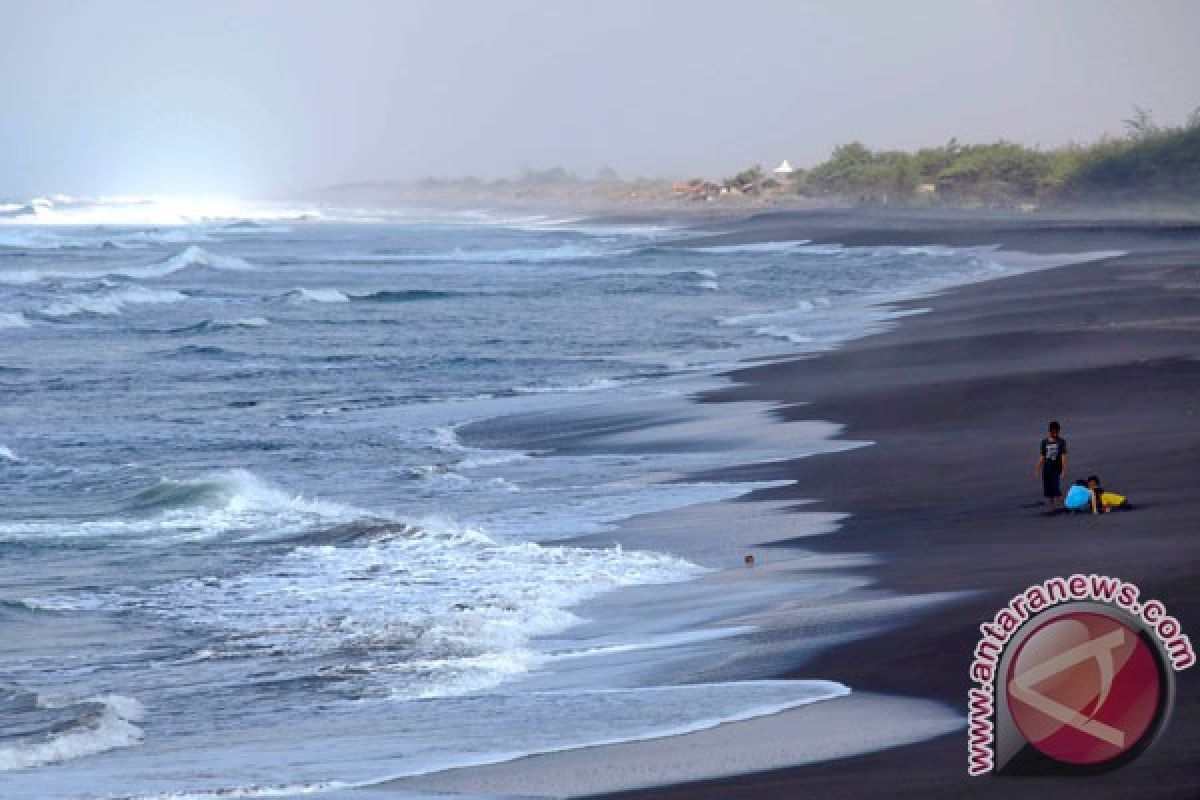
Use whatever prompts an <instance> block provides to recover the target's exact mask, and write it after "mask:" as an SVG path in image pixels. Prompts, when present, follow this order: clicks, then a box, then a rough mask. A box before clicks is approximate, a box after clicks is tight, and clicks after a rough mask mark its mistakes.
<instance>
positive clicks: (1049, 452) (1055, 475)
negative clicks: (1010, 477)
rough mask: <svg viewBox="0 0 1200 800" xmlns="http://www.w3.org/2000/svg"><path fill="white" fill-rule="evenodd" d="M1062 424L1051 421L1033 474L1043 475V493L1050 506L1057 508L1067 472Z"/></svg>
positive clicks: (1065, 445)
mask: <svg viewBox="0 0 1200 800" xmlns="http://www.w3.org/2000/svg"><path fill="white" fill-rule="evenodd" d="M1061 430H1062V426H1060V425H1059V424H1058V422H1051V423H1050V427H1049V428H1048V429H1047V431H1046V438H1045V439H1042V446H1041V456H1040V457H1039V458H1038V462H1037V466H1036V467H1034V468H1033V474H1034V475H1037V474H1039V473H1040V474H1041V476H1042V495H1043V496H1045V498H1046V499H1047V500H1048V501H1050V508H1052V509H1053V508H1057V506H1058V499H1059V498H1060V497H1062V496H1063V493H1062V480H1063V478H1064V477H1066V474H1067V440H1066V439H1064V438H1062V436H1060V435H1059V432H1060V431H1061Z"/></svg>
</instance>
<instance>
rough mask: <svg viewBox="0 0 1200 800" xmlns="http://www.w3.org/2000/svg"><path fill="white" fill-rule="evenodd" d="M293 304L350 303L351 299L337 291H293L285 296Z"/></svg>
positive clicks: (299, 289)
mask: <svg viewBox="0 0 1200 800" xmlns="http://www.w3.org/2000/svg"><path fill="white" fill-rule="evenodd" d="M284 296H285V297H286V298H287V299H288V300H291V301H293V302H312V303H348V302H350V298H349V297H347V296H346V295H345V294H343V293H342V292H340V291H339V290H337V289H305V288H303V287H301V288H298V289H293V290H292V291H290V292H288V293H287V294H286V295H284Z"/></svg>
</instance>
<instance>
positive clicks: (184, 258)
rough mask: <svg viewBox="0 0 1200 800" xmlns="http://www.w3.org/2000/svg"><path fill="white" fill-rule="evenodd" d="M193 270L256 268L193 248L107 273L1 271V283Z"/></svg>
mask: <svg viewBox="0 0 1200 800" xmlns="http://www.w3.org/2000/svg"><path fill="white" fill-rule="evenodd" d="M189 267H209V268H210V269H224V270H251V269H254V268H255V267H254V265H253V264H251V263H249V262H247V261H245V260H244V259H241V258H237V257H236V256H228V255H221V254H218V253H212V252H210V251H208V250H205V249H204V248H203V247H199V246H197V245H191V246H189V247H187V248H185V249H183V250H181V251H179V252H178V253H176V254H175V255H173V256H171V257H170V258H168V259H166V260H164V261H160V262H158V263H154V264H145V265H142V266H133V267H121V266H114V267H112V268H104V269H98V270H97V269H90V270H88V269H84V270H64V269H25V270H5V271H0V283H10V284H13V283H16V284H25V283H36V282H38V281H42V280H47V279H56V278H76V279H79V278H100V277H103V276H105V275H119V276H123V277H126V278H162V277H165V276H167V275H170V274H171V273H174V272H179V271H180V270H183V269H187V268H189Z"/></svg>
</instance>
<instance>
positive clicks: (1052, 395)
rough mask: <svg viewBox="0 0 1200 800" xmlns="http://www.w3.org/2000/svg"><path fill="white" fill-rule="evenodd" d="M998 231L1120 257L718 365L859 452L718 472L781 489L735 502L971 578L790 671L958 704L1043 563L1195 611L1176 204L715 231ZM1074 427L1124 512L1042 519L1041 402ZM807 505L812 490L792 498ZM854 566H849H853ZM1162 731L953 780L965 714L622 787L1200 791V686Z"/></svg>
mask: <svg viewBox="0 0 1200 800" xmlns="http://www.w3.org/2000/svg"><path fill="white" fill-rule="evenodd" d="M765 239H812V240H815V241H838V242H843V243H850V244H906V245H908V244H934V243H940V244H1002V245H1004V246H1005V247H1010V248H1013V249H1020V250H1026V251H1033V252H1085V251H1096V250H1101V249H1121V250H1126V251H1128V252H1129V255H1126V256H1123V257H1117V258H1109V259H1106V260H1103V261H1098V262H1091V263H1083V264H1075V265H1071V266H1066V267H1061V268H1057V269H1053V270H1050V271H1047V272H1040V273H1032V274H1027V275H1023V276H1018V277H1012V278H1006V279H1001V280H998V281H993V282H989V283H985V284H978V285H974V286H969V287H966V288H962V289H958V290H954V291H951V292H948V293H945V294H943V295H941V296H939V297H936V298H933V299H926V300H922V301H919V302H914V303H912V304H910V305H911V306H912V307H914V308H931V309H932V313H929V314H924V315H920V316H916V317H913V318H910V319H908V320H906V321H904V322H903V323H902V324H901V325H900V326H899V327H898V328H897V329H895V330H893V331H890V332H888V333H884V334H881V335H876V336H872V337H870V338H867V339H862V340H859V341H857V342H854V343H851V344H850V345H848V346H846V347H844V348H843V349H841V350H838V351H836V352H833V353H829V354H825V355H821V356H819V357H816V358H806V359H801V360H795V361H790V362H783V363H772V364H768V365H764V366H759V367H753V368H749V369H744V370H740V371H738V372H736V373H733V375H732V377H733V378H734V379H735V380H736V381H737V384H738V385H736V386H734V387H732V388H729V389H725V390H721V391H717V392H713V393H711V394H709V395H708V396H706V397H705V398H703V399H704V400H705V401H706V402H714V403H719V402H722V401H733V400H749V399H753V400H763V401H770V402H774V403H778V404H780V406H781V412H780V413H781V414H782V415H783V416H784V417H785V418H793V419H827V420H833V421H836V422H842V423H845V424H846V426H847V427H846V430H845V433H844V436H845V437H846V438H850V439H858V440H862V439H866V440H870V441H873V442H875V445H874V446H872V447H866V448H860V449H855V450H850V451H846V452H841V453H835V454H828V455H818V456H813V457H809V458H802V459H797V460H795V461H792V462H789V463H784V464H778V463H773V464H768V465H758V466H747V467H742V468H735V469H731V470H729V471H728V472H727V473H726V474H725V475H724V477H729V476H731V475H736V476H738V477H743V478H751V477H752V478H753V479H756V480H759V479H771V478H781V477H786V478H788V479H791V480H794V481H795V484H794V485H792V486H789V487H786V488H783V489H773V490H765V491H761V492H758V493H756V494H755V495H754V496H753V497H751V498H747V499H756V500H763V499H786V498H820V503H819V504H818V506H816V508H817V510H820V509H826V510H833V511H848V512H850V513H851V514H852V515H853V516H852V517H851V518H850V519H849V520H848V521H847V522H845V523H844V524H843V526H842V527H841V529H840V530H839V531H838V532H837V533H835V534H832V535H830V536H824V537H809V538H806V539H805V540H804V544H803V546H804V547H805V548H806V549H808V550H818V551H824V552H829V553H873V554H877V555H879V556H880V557H881V559H880V562H879V563H878V565H877V566H875V567H873V568H868V569H869V571H870V573H871V575H872V577H873V578H874V579H876V580H877V581H878V582H879V584H880V585H881V586H883V587H887V588H889V589H894V590H896V591H898V592H901V593H905V594H909V593H923V592H946V591H956V590H962V591H964V594H963V595H962V596H961V597H960V599H958V600H957V601H954V602H951V603H948V604H945V605H942V606H940V607H939V608H937V609H936V610H934V611H932V612H930V613H928V614H926V615H924V616H921V617H920V618H919V619H917V620H916V621H915V622H914V623H913V624H911V625H909V626H905V627H903V628H900V629H895V630H891V631H888V632H885V633H883V634H880V635H877V636H873V637H869V638H865V639H861V640H858V641H855V642H853V643H850V644H847V645H845V646H840V647H835V648H832V649H829V650H827V651H824V652H822V653H820V654H818V655H817V656H815V657H813V658H812V659H809V660H806V661H804V662H802V663H798V664H796V665H795V667H794V668H793V669H791V670H789V671H788V672H787V674H786V676H785V677H795V678H808V677H821V678H826V679H830V680H836V681H840V682H842V683H845V684H846V685H848V686H850V687H852V688H853V689H854V690H855V691H856V692H859V691H862V692H883V693H888V694H893V695H906V696H916V697H925V698H933V699H937V700H941V701H943V702H945V703H947V704H950V705H952V706H954V707H955V708H958V709H961V710H962V712H963V713H964V714H965V705H966V702H965V701H966V695H967V689H968V672H967V670H968V664H969V662H970V658H971V652H972V649H973V647H974V645H975V642H976V640H977V639H978V636H979V632H978V625H979V624H980V623H981V622H983V621H985V620H988V619H990V618H991V617H992V615H993V613H994V612H995V611H996V609H997V608H999V607H1000V606H1001V605H1003V604H1004V603H1005V602H1006V601H1007V599H1008V598H1009V597H1010V596H1011V595H1013V594H1014V593H1016V592H1018V591H1020V590H1021V589H1023V588H1024V587H1025V586H1027V585H1029V584H1031V583H1034V582H1037V581H1040V580H1043V579H1045V578H1047V577H1050V576H1054V575H1060V574H1061V575H1067V574H1071V573H1074V572H1085V573H1086V572H1097V573H1101V574H1106V575H1113V576H1119V577H1121V578H1124V579H1126V580H1129V581H1133V582H1135V583H1137V584H1139V585H1140V586H1141V587H1142V589H1143V593H1144V595H1145V596H1153V597H1157V598H1159V599H1160V600H1162V601H1163V602H1164V603H1165V604H1166V606H1167V607H1168V609H1170V611H1171V613H1172V614H1174V615H1176V616H1178V618H1179V619H1180V620H1181V622H1182V623H1183V625H1184V630H1185V632H1188V631H1189V630H1190V631H1191V632H1192V635H1193V637H1195V635H1196V634H1195V631H1198V630H1200V627H1197V626H1200V593H1197V587H1198V586H1200V582H1198V579H1197V577H1196V568H1197V564H1198V563H1200V538H1198V537H1197V533H1198V523H1200V505H1198V502H1197V481H1198V480H1200V228H1197V227H1196V226H1194V225H1187V224H1179V223H1153V222H1142V221H1136V220H1135V221H1128V222H1115V223H1114V222H1111V221H1110V222H1103V221H1100V222H1097V221H1079V220H1058V221H1049V222H1044V221H1036V220H1031V219H1024V220H1022V219H1006V220H994V221H985V222H981V221H979V220H978V219H975V220H974V221H972V220H970V219H953V220H936V219H929V218H925V219H922V218H893V219H888V218H880V219H874V220H870V221H868V222H866V223H864V222H863V221H862V220H861V219H860V220H859V221H858V222H857V224H856V223H854V221H853V220H852V219H851V218H849V217H847V216H845V215H830V214H811V215H805V214H783V215H773V216H767V217H763V218H760V219H757V220H751V221H749V222H748V223H747V224H745V225H743V226H739V230H738V231H737V232H734V233H730V234H725V235H723V236H722V237H720V239H719V240H720V241H722V242H727V243H728V242H732V241H755V240H765ZM1052 418H1054V419H1060V420H1061V421H1062V422H1063V425H1064V434H1065V437H1066V438H1067V440H1068V442H1069V443H1070V452H1071V455H1070V459H1071V460H1070V474H1069V476H1068V477H1069V478H1071V479H1074V478H1078V477H1085V476H1086V475H1087V474H1090V473H1098V474H1099V475H1100V476H1101V477H1102V478H1103V481H1104V483H1105V485H1107V486H1112V487H1115V488H1117V489H1118V490H1120V491H1123V492H1125V493H1127V494H1128V495H1129V496H1130V497H1131V499H1132V500H1133V501H1134V502H1135V503H1136V505H1137V509H1136V510H1135V511H1133V512H1129V513H1117V514H1109V515H1105V516H1100V517H1093V516H1090V515H1089V516H1047V515H1046V514H1045V513H1044V510H1043V509H1041V508H1040V507H1037V506H1034V505H1033V504H1034V503H1036V502H1037V501H1038V500H1039V495H1040V483H1039V481H1038V480H1037V479H1036V478H1035V477H1034V475H1033V465H1034V462H1035V460H1036V457H1037V443H1038V439H1039V437H1040V436H1041V435H1042V432H1043V430H1044V428H1045V425H1046V422H1047V420H1049V419H1052ZM805 508H806V510H813V508H814V507H813V506H805ZM856 571H861V569H860V568H857V567H856ZM1177 692H1178V696H1177V701H1176V706H1175V712H1174V716H1173V718H1172V721H1171V724H1170V727H1169V728H1168V730H1167V732H1166V735H1165V736H1164V738H1162V739H1161V740H1160V741H1159V742H1158V743H1157V744H1156V745H1155V746H1154V747H1153V748H1152V749H1151V750H1150V751H1149V752H1148V753H1146V754H1145V755H1144V756H1143V757H1141V758H1140V759H1138V760H1136V761H1135V762H1133V763H1132V764H1129V765H1128V766H1126V767H1124V768H1122V769H1119V770H1117V771H1114V772H1111V773H1108V774H1104V775H1101V776H1098V777H1091V778H1086V779H1081V778H1049V777H1020V778H1016V777H1014V778H1008V777H1005V778H995V777H988V778H978V779H969V778H968V777H967V775H966V743H965V738H966V737H965V733H964V732H962V731H960V732H956V733H953V734H950V735H945V736H941V737H939V738H936V739H933V740H930V741H926V742H923V743H919V744H915V745H909V746H904V747H898V748H894V749H891V750H886V751H883V752H878V753H874V754H870V755H864V756H858V757H854V758H849V759H843V760H836V761H829V762H825V763H822V764H817V765H811V766H805V767H797V768H793V769H784V770H775V771H770V772H762V773H756V774H750V775H742V776H738V777H730V778H726V779H721V780H715V781H708V782H701V783H694V784H685V785H678V786H673V787H656V788H649V789H645V790H640V791H634V792H625V793H621V794H619V795H611V796H612V797H622V798H635V797H645V798H681V799H683V798H688V799H691V798H733V797H746V798H794V797H821V798H859V797H864V798H865V797H896V796H912V797H917V796H921V797H1004V798H1010V797H1045V796H1051V795H1053V796H1065V797H1084V796H1087V797H1113V798H1117V797H1120V798H1124V797H1139V798H1194V797H1197V796H1200V768H1198V766H1197V765H1198V764H1200V683H1198V682H1197V679H1196V675H1195V674H1193V673H1192V672H1191V671H1188V672H1183V673H1181V674H1179V675H1178V684H1177Z"/></svg>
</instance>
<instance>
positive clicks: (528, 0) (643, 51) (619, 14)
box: [0, 0, 1200, 197]
mask: <svg viewBox="0 0 1200 800" xmlns="http://www.w3.org/2000/svg"><path fill="white" fill-rule="evenodd" d="M1196 30H1200V5H1198V4H1196V3H1193V2H1187V0H1162V2H1156V3H1154V4H1150V5H1146V4H1135V3H1106V4H1102V5H1101V4H1095V3H1091V2H1087V0H1058V1H1057V2H1033V1H1032V0H1013V2H1007V3H1003V4H995V3H986V2H947V1H946V0H927V1H926V2H920V3H910V4H904V5H902V6H899V5H891V4H873V3H861V2H849V3H839V4H828V3H820V2H780V0H747V2H743V3H740V4H738V5H737V7H736V8H731V7H730V6H729V5H727V4H725V3H721V2H715V0H697V1H696V2H681V0H663V1H662V2H656V3H653V4H643V3H634V2H622V1H621V0H617V1H616V2H612V3H606V4H604V5H603V6H600V5H583V4H574V5H563V4H558V3H548V2H545V1H544V0H510V1H509V2H505V3H477V2H464V1H463V0H452V1H451V2H439V3H429V2H418V1H417V0H412V1H411V2H402V3H378V2H369V1H367V0H350V1H349V2H345V3H339V4H337V5H333V4H330V3H326V2H318V1H317V0H302V1H300V2H282V1H281V0H264V2H260V3H254V4H243V3H237V2H232V1H231V0H214V1H213V2H208V3H203V4H201V3H186V2H184V3H171V4H160V3H152V2H148V0H113V1H112V2H94V1H93V0H83V1H82V2H66V0H46V1H45V2H40V3H20V2H16V3H6V4H3V5H0V68H2V69H0V92H2V93H3V97H4V106H5V113H4V115H3V117H0V142H2V143H3V144H4V145H5V146H4V147H3V148H0V175H4V176H5V183H6V185H5V186H3V187H0V192H3V194H5V195H10V196H11V195H15V196H22V197H31V196H35V195H37V194H40V193H46V192H68V193H71V194H87V195H99V194H114V193H132V194H154V193H162V192H175V193H183V194H203V193H211V192H220V193H226V194H233V195H237V196H242V197H273V196H286V195H290V194H295V193H299V192H304V191H311V190H312V189H314V188H319V187H323V186H329V185H335V184H340V183H353V182H360V181H368V180H397V181H411V180H417V179H419V178H421V177H423V176H430V175H478V176H480V177H481V178H486V179H496V178H500V177H504V176H511V175H514V174H517V173H518V172H519V171H520V169H521V168H522V167H523V166H533V167H535V168H544V167H546V166H552V165H562V166H563V167H564V168H566V169H569V170H571V171H573V172H576V173H578V174H581V175H590V174H593V173H595V171H596V170H598V169H600V168H601V167H604V166H609V167H611V168H613V169H614V170H616V171H617V172H618V173H619V174H621V175H626V176H652V177H664V178H665V177H682V176H690V175H721V174H727V173H729V172H731V171H734V170H737V169H741V168H744V167H745V166H747V165H750V164H753V163H756V162H759V163H764V165H765V164H766V163H767V162H771V161H778V160H780V159H783V158H787V159H789V160H791V161H792V163H794V164H809V163H815V162H817V161H819V160H820V159H822V158H824V157H826V156H827V155H828V153H829V152H830V150H831V149H832V148H833V147H834V146H835V145H836V144H838V143H842V142H850V141H855V140H858V141H863V142H864V143H867V144H869V145H870V146H871V147H874V148H887V149H911V148H915V147H919V146H923V145H930V144H938V143H941V142H944V141H945V139H947V138H949V137H950V136H955V137H957V138H958V139H959V140H961V141H964V142H979V141H992V140H995V139H998V138H1002V137H1003V138H1005V139H1008V140H1010V141H1015V142H1020V143H1024V144H1028V145H1036V146H1040V147H1043V148H1050V147H1057V146H1061V145H1063V144H1067V143H1069V142H1071V141H1078V140H1085V139H1092V138H1095V137H1097V136H1100V135H1103V134H1105V133H1109V134H1115V133H1117V132H1119V130H1120V120H1121V119H1122V117H1123V116H1125V115H1127V114H1128V113H1129V110H1130V108H1131V107H1132V106H1133V105H1135V104H1139V105H1142V106H1144V107H1146V108H1148V109H1150V110H1151V111H1153V112H1154V113H1155V115H1156V116H1157V117H1159V118H1160V119H1163V120H1169V121H1175V120H1178V119H1180V118H1182V117H1184V116H1185V115H1186V114H1188V113H1189V112H1190V111H1191V110H1192V108H1193V107H1194V106H1195V104H1196V102H1197V97H1196V95H1195V86H1194V83H1195V81H1194V76H1195V75H1197V74H1200V48H1196V47H1195V46H1194V42H1193V33H1194V31H1196ZM146 31H153V32H154V35H153V36H146V35H145V32H146Z"/></svg>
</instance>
